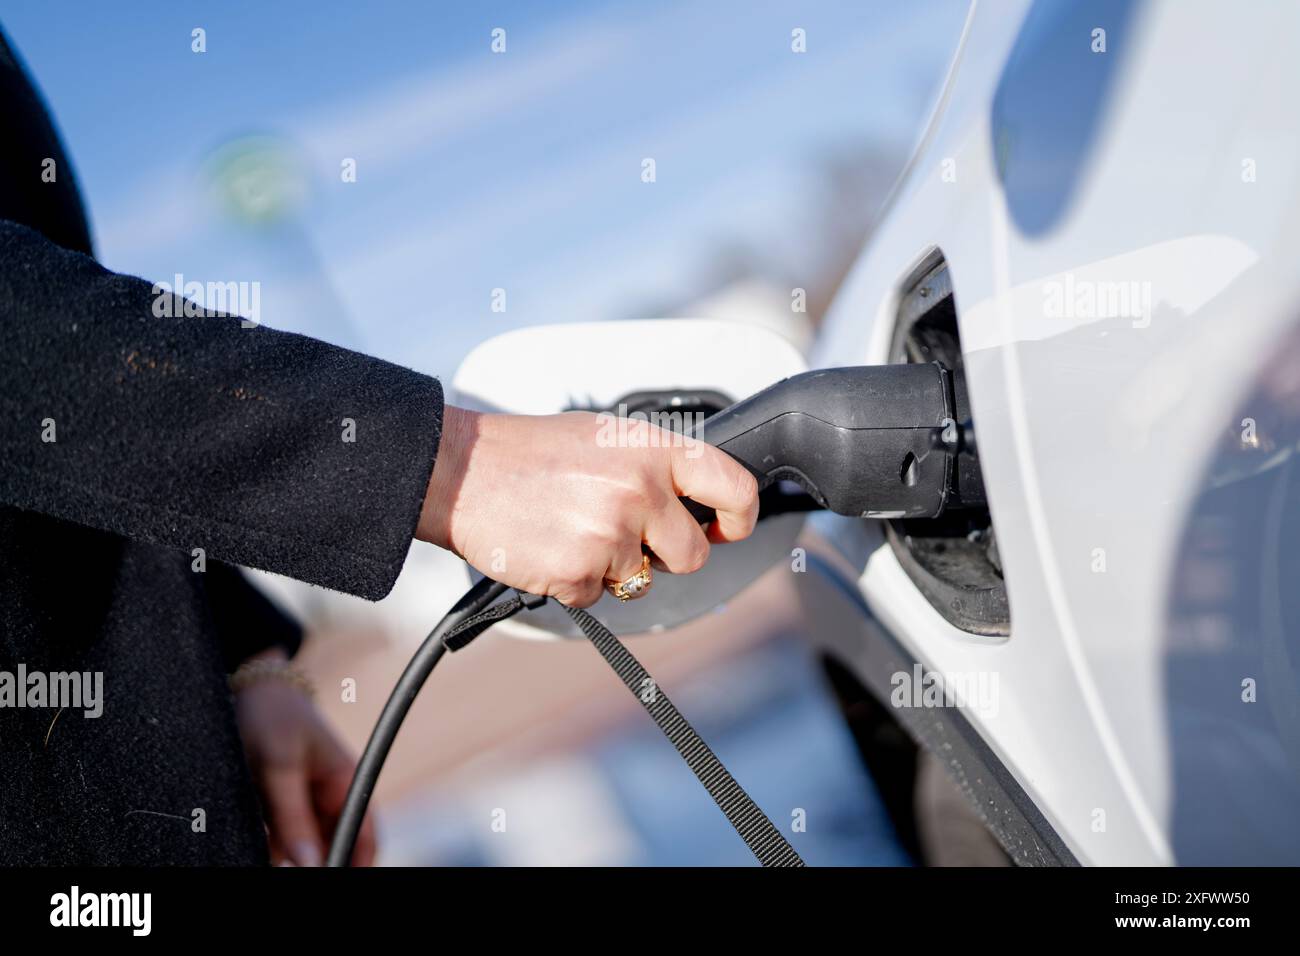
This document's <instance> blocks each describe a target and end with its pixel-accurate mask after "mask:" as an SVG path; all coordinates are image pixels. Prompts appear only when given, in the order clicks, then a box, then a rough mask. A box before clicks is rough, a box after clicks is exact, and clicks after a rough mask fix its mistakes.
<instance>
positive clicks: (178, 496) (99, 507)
mask: <svg viewBox="0 0 1300 956" xmlns="http://www.w3.org/2000/svg"><path fill="white" fill-rule="evenodd" d="M156 298H157V297H156V296H155V294H154V292H153V290H152V287H151V285H150V284H149V283H148V282H145V281H143V280H140V279H135V278H132V277H128V276H121V275H115V274H113V273H110V272H107V271H106V270H104V269H102V268H101V267H100V266H98V265H97V264H96V263H95V262H94V261H93V260H91V259H89V258H88V257H85V256H81V255H77V254H75V253H71V252H68V251H67V250H64V249H62V248H60V247H58V246H55V245H53V244H52V243H50V242H48V241H47V240H45V239H44V238H43V237H42V236H40V235H39V234H37V233H35V232H32V231H31V230H28V229H24V228H22V227H18V226H14V225H12V224H9V223H0V354H3V355H4V357H5V360H4V362H3V363H0V385H2V387H0V409H2V410H3V413H2V414H0V452H2V453H3V455H4V458H5V464H4V466H3V468H2V469H0V502H3V503H5V504H10V505H14V506H16V507H20V508H24V509H28V510H33V511H39V512H43V513H46V514H50V515H53V516H56V517H60V518H64V519H68V520H72V521H76V522H78V523H81V524H86V525H89V526H92V527H97V528H101V529H104V530H107V531H111V532H114V533H117V534H121V535H123V536H125V537H130V538H135V539H139V540H144V541H150V542H153V543H157V544H162V545H167V546H171V547H176V548H179V549H183V550H185V551H187V552H192V551H193V550H194V549H203V553H204V555H205V557H206V558H207V559H219V560H223V561H226V562H229V563H231V564H242V565H247V566H250V567H257V568H262V569H265V570H269V571H273V572H277V573H281V574H286V575H289V576H291V577H295V578H299V579H300V580H304V581H308V582H311V583H314V584H319V585H323V586H325V587H330V588H335V589H338V590H342V591H347V592H350V593H354V594H358V595H361V596H363V597H367V598H371V599H376V598H379V597H382V596H383V594H384V593H386V592H387V591H388V590H389V589H390V588H391V586H392V583H393V581H394V579H395V578H396V575H397V572H398V571H399V570H400V568H401V565H402V562H403V560H404V559H405V555H406V550H407V546H408V545H409V543H410V540H411V536H412V534H413V533H414V532H415V528H416V523H417V520H418V518H419V514H420V508H421V504H422V502H423V500H424V498H425V492H426V489H427V486H428V483H429V477H430V474H431V471H432V468H433V462H434V458H435V456H436V453H437V448H438V442H439V435H440V430H441V416H442V393H441V388H440V386H439V385H438V383H437V381H436V380H434V379H432V378H429V377H427V376H423V375H419V374H417V373H415V372H412V371H409V370H407V369H403V368H400V367H398V366H395V365H391V364H389V363H386V362H382V361H379V360H377V359H373V358H370V357H368V356H364V355H360V354H358V353H355V352H350V351H348V350H345V349H339V348H335V347H333V346H330V345H327V344H326V343H323V342H319V341H315V340H313V339H309V338H305V337H303V336H298V335H293V334H290V333H284V332H277V331H274V330H271V329H267V328H263V327H255V328H241V324H240V322H239V320H238V319H237V318H230V317H224V316H222V317H202V318H158V317H155V315H154V309H153V304H154V302H155V301H156Z"/></svg>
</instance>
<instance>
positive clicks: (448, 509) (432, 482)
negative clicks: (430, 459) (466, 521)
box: [415, 405, 483, 551]
mask: <svg viewBox="0 0 1300 956" xmlns="http://www.w3.org/2000/svg"><path fill="white" fill-rule="evenodd" d="M482 417H483V416H482V415H480V414H479V413H478V412H471V411H469V410H468V409H464V408H457V407H456V406H454V405H445V406H443V410H442V436H441V437H440V438H439V440H438V456H437V458H436V459H435V460H434V464H433V473H432V474H431V475H430V476H429V485H428V488H427V489H426V490H425V495H424V504H423V506H422V507H421V509H420V520H419V522H418V524H417V525H416V528H415V536H416V537H417V538H419V539H420V540H421V541H428V542H430V543H431V544H436V545H437V546H438V547H440V548H446V549H447V550H449V551H454V550H455V548H454V546H453V544H452V535H451V528H452V521H453V518H454V517H455V512H456V506H457V501H458V499H459V497H460V489H461V485H462V483H463V482H464V480H465V474H466V472H467V471H468V469H469V458H470V450H471V448H472V447H473V445H474V441H475V439H476V437H477V435H478V427H479V419H481V418H482Z"/></svg>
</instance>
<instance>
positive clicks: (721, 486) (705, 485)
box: [655, 443, 758, 562]
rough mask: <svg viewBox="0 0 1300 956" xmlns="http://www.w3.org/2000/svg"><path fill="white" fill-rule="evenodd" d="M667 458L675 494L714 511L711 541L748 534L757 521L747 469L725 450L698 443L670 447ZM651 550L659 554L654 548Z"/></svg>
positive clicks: (755, 489)
mask: <svg viewBox="0 0 1300 956" xmlns="http://www.w3.org/2000/svg"><path fill="white" fill-rule="evenodd" d="M671 461H672V470H673V484H674V485H675V486H676V490H677V494H679V495H684V496H686V497H687V498H691V499H693V500H695V501H698V502H699V503H700V504H702V505H708V506H709V507H710V508H712V509H713V510H714V511H715V512H717V519H716V520H715V521H714V522H713V526H712V528H711V529H710V530H711V534H710V538H711V539H712V540H714V541H717V542H724V541H739V540H741V539H742V538H747V537H749V535H750V532H752V531H753V530H754V524H755V522H757V521H758V482H757V481H756V480H755V479H754V476H753V475H752V474H750V472H749V470H748V469H747V468H745V467H744V466H743V465H741V464H740V463H739V462H738V461H736V460H735V459H734V458H732V457H731V456H730V455H728V454H726V453H725V452H721V451H718V450H717V449H716V448H711V447H709V446H708V445H702V444H700V443H695V444H694V445H692V446H690V447H685V448H674V449H673V454H672V458H671ZM680 510H682V511H683V512H685V509H680ZM687 516H688V517H689V513H687ZM692 520H693V519H692ZM655 553H656V554H659V550H658V548H656V549H655ZM659 556H660V557H664V555H662V554H660V555H659ZM665 562H667V558H666V557H665Z"/></svg>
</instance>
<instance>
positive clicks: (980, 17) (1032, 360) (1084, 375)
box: [812, 2, 1300, 864]
mask: <svg viewBox="0 0 1300 956" xmlns="http://www.w3.org/2000/svg"><path fill="white" fill-rule="evenodd" d="M1030 6H1031V5H1030V4H1028V3H1011V2H999V3H996V4H983V3H981V4H978V5H977V6H975V7H974V8H973V10H972V13H971V17H970V19H969V20H968V23H967V26H966V30H965V34H964V36H963V39H962V42H961V45H960V49H959V51H958V53H957V56H956V58H955V62H954V66H953V69H952V72H951V75H950V77H949V79H948V82H947V84H946V86H945V89H944V91H943V94H942V97H941V100H940V103H939V105H938V107H937V110H936V113H935V115H934V117H933V119H932V121H931V123H930V126H929V128H928V129H927V131H926V134H925V136H924V138H923V140H922V142H921V145H920V148H919V150H918V152H917V154H916V156H915V158H914V160H913V162H912V163H911V165H910V167H909V169H908V171H907V173H906V174H905V176H904V177H903V179H902V180H901V182H900V184H899V186H898V188H897V191H896V193H895V195H894V197H893V199H892V201H891V205H890V208H889V211H888V214H887V216H886V218H885V220H884V222H883V223H882V225H881V227H880V228H879V230H878V232H877V233H876V234H875V235H874V236H873V238H872V240H871V241H870V243H869V245H868V247H867V248H866V249H865V250H864V252H863V255H862V257H861V259H860V261H859V263H858V264H857V266H856V268H855V270H854V272H853V274H852V275H851V277H850V280H849V282H848V283H847V285H846V287H845V289H844V290H843V292H842V293H841V295H840V296H839V298H838V299H837V301H836V304H835V306H834V308H833V310H832V313H831V316H830V318H829V321H828V325H827V327H826V329H825V330H824V333H823V337H822V339H821V341H820V344H819V348H818V349H817V351H816V352H815V354H814V358H813V363H812V364H813V365H814V366H837V365H848V364H874V363H880V362H883V361H885V360H886V358H887V347H888V341H889V336H890V334H891V330H892V327H893V320H894V315H895V311H896V308H897V302H898V296H899V294H900V291H901V289H902V288H903V287H904V286H905V285H906V282H907V280H908V278H909V276H911V275H912V273H913V271H914V269H915V268H916V266H917V264H918V263H919V262H920V261H921V260H922V259H923V258H924V257H925V256H926V255H927V254H929V253H930V252H931V251H932V250H934V249H939V250H941V251H942V253H943V255H944V257H945V258H946V260H947V263H948V265H949V269H950V272H951V277H952V282H953V288H954V294H955V299H956V302H957V308H958V314H959V321H960V327H961V333H962V338H963V343H964V350H965V361H966V367H967V379H968V384H969V387H970V391H971V402H972V406H973V409H974V414H975V419H976V423H977V432H978V436H979V441H980V457H981V461H982V465H983V469H984V472H985V478H986V482H987V487H988V494H989V499H990V506H991V509H992V513H993V517H994V524H995V527H996V529H997V533H998V541H999V547H1000V552H1001V556H1002V560H1003V564H1004V567H1005V569H1006V579H1007V583H1008V590H1009V597H1010V604H1011V613H1012V631H1011V636H1010V637H1009V638H1008V639H1006V640H990V639H988V638H980V637H976V636H974V635H971V634H967V633H965V632H962V631H960V630H957V629H955V628H954V627H952V626H951V625H949V624H948V623H947V622H946V621H945V620H944V619H943V618H942V617H940V615H939V614H938V613H937V612H936V611H934V610H933V608H931V607H930V606H929V605H928V603H927V602H926V601H925V600H924V599H923V598H922V597H921V596H920V595H919V593H918V592H917V591H916V589H915V587H914V586H913V585H912V584H911V582H910V581H909V579H908V578H907V576H906V575H905V574H904V573H903V571H902V569H901V568H900V566H899V565H898V562H897V560H896V559H895V558H894V556H893V553H892V552H891V551H890V550H889V548H888V547H887V546H884V545H879V546H878V547H876V548H875V550H874V551H873V552H872V553H871V554H870V555H869V556H866V557H865V561H864V563H863V565H862V566H863V568H864V570H863V573H862V576H861V579H860V581H859V586H860V588H861V591H862V593H863V595H864V596H865V598H866V600H867V602H868V604H869V605H870V607H871V608H872V609H873V611H874V612H875V613H876V614H877V615H878V616H879V617H880V618H881V620H882V621H883V622H884V623H885V624H886V625H887V626H889V627H890V628H891V629H892V630H893V632H894V633H895V634H896V635H897V636H898V637H899V638H900V640H902V641H903V643H904V644H905V645H906V646H907V647H908V648H909V649H910V650H912V651H913V653H915V654H916V656H917V657H918V658H919V659H920V660H922V661H923V662H924V663H925V664H926V665H927V666H929V667H931V668H935V669H938V670H940V671H945V672H946V671H957V672H964V671H976V670H988V669H992V670H996V671H997V672H998V674H999V675H1000V684H999V686H1000V689H1001V702H1000V708H999V710H998V714H997V716H996V717H995V718H992V719H984V718H981V717H980V716H979V715H978V714H976V713H973V712H972V713H970V719H971V721H972V722H973V723H974V724H975V725H976V726H977V728H978V729H979V731H980V733H981V734H982V735H983V737H984V738H985V740H986V741H987V742H988V743H989V745H990V746H991V747H992V749H993V750H994V751H995V752H996V753H997V754H998V756H999V757H1000V758H1001V759H1002V760H1003V762H1004V763H1005V764H1006V766H1007V767H1008V768H1009V769H1010V770H1011V771H1012V772H1013V774H1014V775H1015V776H1016V778H1017V779H1018V780H1019V782H1020V783H1021V785H1022V786H1023V787H1024V788H1025V790H1026V791H1027V792H1028V793H1029V795H1030V796H1031V797H1032V798H1033V799H1034V801H1035V802H1036V804H1037V805H1038V807H1039V808H1040V809H1041V810H1042V811H1043V813H1044V814H1045V815H1046V816H1047V818H1048V820H1049V821H1050V822H1051V824H1052V825H1053V826H1054V827H1055V828H1056V830H1057V831H1058V833H1060V835H1061V836H1062V837H1063V839H1064V840H1065V841H1066V843H1067V845H1068V846H1069V847H1070V849H1071V850H1072V851H1073V852H1074V853H1075V854H1076V855H1077V856H1078V857H1079V858H1080V860H1082V861H1084V862H1087V863H1096V864H1141V863H1169V862H1173V861H1174V853H1173V851H1172V849H1171V839H1170V828H1171V813H1170V807H1171V803H1172V799H1173V798H1172V794H1171V784H1170V779H1171V758H1170V751H1169V740H1168V728H1167V722H1166V720H1165V717H1164V714H1163V713H1162V702H1163V700H1164V694H1165V690H1166V688H1165V687H1164V683H1163V682H1164V681H1165V680H1167V675H1166V672H1165V670H1164V669H1163V667H1162V658H1161V642H1162V640H1163V639H1164V636H1165V635H1164V626H1165V612H1166V609H1167V607H1168V605H1169V601H1170V581H1171V579H1172V577H1173V575H1174V571H1175V561H1176V559H1177V557H1178V555H1177V548H1178V544H1179V540H1180V536H1181V533H1182V530H1183V528H1184V526H1185V523H1186V520H1187V513H1188V509H1189V508H1190V507H1191V506H1192V504H1193V502H1194V500H1195V497H1196V494H1197V491H1198V489H1199V488H1200V487H1201V484H1202V480H1203V476H1204V472H1205V469H1206V467H1207V464H1208V462H1209V461H1210V457H1211V453H1212V451H1213V450H1214V448H1215V447H1216V445H1217V444H1218V443H1219V441H1220V438H1221V436H1222V435H1223V434H1224V433H1225V432H1226V431H1228V430H1230V429H1232V428H1234V427H1236V422H1234V421H1233V415H1234V412H1235V410H1236V408H1237V404H1238V402H1239V400H1240V399H1241V398H1242V397H1243V395H1244V394H1245V392H1246V391H1247V390H1248V388H1249V387H1250V385H1251V383H1252V382H1253V381H1254V379H1255V376H1256V374H1257V371H1258V368H1259V365H1260V362H1261V360H1262V358H1263V357H1264V356H1266V355H1267V354H1268V352H1269V350H1270V348H1271V347H1272V343H1275V342H1277V341H1278V340H1279V339H1281V338H1282V337H1283V336H1284V335H1285V334H1286V333H1287V331H1288V330H1289V329H1291V328H1293V327H1294V326H1295V321H1296V316H1297V312H1296V306H1297V304H1298V303H1300V269H1297V268H1296V266H1295V259H1296V255H1297V249H1300V190H1298V189H1297V186H1298V185H1300V155H1297V154H1298V153H1300V135H1298V121H1297V118H1296V115H1295V112H1294V108H1293V93H1294V91H1295V90H1296V89H1300V7H1297V6H1296V5H1293V4H1259V5H1251V6H1250V8H1249V12H1248V13H1247V12H1246V11H1245V10H1242V9H1237V8H1232V9H1229V8H1224V7H1223V6H1222V5H1217V4H1213V3H1198V2H1164V3H1150V4H1143V5H1140V6H1138V7H1136V11H1137V12H1136V16H1135V17H1134V18H1133V19H1132V21H1131V22H1130V23H1129V24H1128V25H1127V26H1126V28H1125V29H1123V30H1122V31H1115V32H1113V33H1112V37H1111V41H1112V44H1113V45H1112V47H1111V52H1108V53H1105V54H1097V55H1105V56H1112V55H1113V56H1117V57H1121V59H1120V61H1119V65H1118V66H1117V68H1116V77H1115V80H1114V86H1113V88H1112V89H1111V92H1110V94H1109V96H1108V98H1106V99H1105V101H1104V106H1103V107H1102V108H1101V110H1100V112H1099V117H1100V118H1099V122H1098V125H1097V126H1096V128H1095V130H1094V131H1093V133H1092V135H1091V136H1090V137H1089V139H1088V150H1087V157H1086V161H1085V162H1084V163H1083V164H1082V166H1081V169H1080V171H1079V173H1078V176H1077V181H1076V182H1075V188H1074V191H1073V195H1072V198H1071V199H1070V201H1069V203H1068V204H1067V206H1066V211H1065V213H1064V214H1063V215H1062V216H1061V217H1059V219H1058V220H1057V221H1056V222H1055V223H1054V225H1053V226H1052V227H1051V228H1049V229H1046V230H1039V231H1033V230H1030V231H1028V232H1027V231H1025V230H1022V229H1021V228H1020V227H1019V226H1018V225H1017V222H1016V221H1015V217H1014V215H1013V213H1012V211H1011V209H1010V201H1009V199H1008V194H1007V190H1006V187H1004V184H1003V183H1002V182H1001V180H1000V178H999V174H998V170H997V167H996V165H995V154H996V152H997V150H996V149H995V146H996V134H995V130H994V122H993V111H994V99H995V96H996V95H997V91H998V87H999V83H1000V82H1001V81H1002V79H1003V76H1004V69H1005V67H1006V64H1007V60H1008V55H1009V53H1010V52H1011V50H1012V48H1013V44H1015V43H1016V41H1017V35H1018V32H1019V28H1020V24H1021V22H1022V20H1023V19H1024V17H1025V15H1026V13H1027V12H1028V11H1029V8H1030ZM1077 42H1079V43H1080V44H1083V45H1084V46H1085V48H1086V46H1087V44H1088V43H1089V42H1090V37H1089V35H1088V32H1087V31H1086V30H1085V31H1084V32H1083V33H1082V34H1081V35H1079V36H1078V37H1077ZM1118 44H1123V45H1124V47H1123V49H1122V51H1121V50H1120V49H1119V48H1117V45H1118ZM1044 95H1047V94H1046V93H1045V94H1044ZM1068 120H1069V118H1066V117H1063V118H1062V122H1067V121H1068ZM1045 135H1051V131H1048V132H1047V133H1046V134H1045ZM1013 148H1014V147H1013ZM948 161H951V162H950V163H949V162H948ZM1247 161H1253V162H1254V163H1255V171H1256V177H1257V178H1256V179H1255V181H1253V182H1250V181H1245V180H1244V179H1243V170H1245V169H1246V166H1245V163H1246V162H1247ZM945 170H949V171H955V181H948V179H947V178H945V175H944V173H945ZM1098 282H1118V283H1136V284H1137V285H1136V286H1131V287H1130V288H1133V289H1135V290H1137V296H1136V298H1135V301H1139V302H1140V301H1141V300H1142V299H1143V297H1144V295H1145V294H1149V304H1150V308H1149V309H1144V308H1136V309H1133V310H1123V311H1124V314H1123V315H1115V314H1114V313H1115V312H1116V311H1121V310H1115V309H1112V310H1111V314H1110V315H1106V314H1103V313H1099V312H1098V311H1097V310H1095V309H1094V310H1093V311H1092V312H1091V314H1082V315H1081V314H1078V312H1079V311H1080V310H1078V309H1075V310H1070V309H1068V308H1062V307H1061V301H1062V299H1063V298H1065V292H1066V291H1067V290H1069V291H1071V292H1074V293H1077V291H1078V290H1079V289H1082V288H1087V287H1090V286H1089V284H1090V283H1092V284H1094V285H1092V286H1091V287H1092V288H1094V289H1095V288H1096V286H1095V283H1098ZM1066 301H1070V299H1066ZM1075 301H1076V303H1077V300H1075ZM1082 311H1084V312H1087V310H1086V309H1084V310H1082ZM1072 312H1073V313H1074V314H1071V313H1072ZM818 527H820V528H821V529H823V530H824V531H826V532H827V533H829V534H830V535H831V536H832V537H833V538H839V539H842V540H848V539H850V538H854V537H855V534H856V532H850V530H849V529H848V527H847V526H846V524H845V519H838V518H834V517H832V516H821V517H819V518H818ZM1098 549H1102V550H1101V551H1098ZM1102 553H1104V559H1105V571H1104V572H1100V573H1099V572H1098V571H1096V570H1095V567H1096V565H1097V556H1098V555H1099V554H1102ZM857 557H858V558H859V559H862V558H863V556H862V555H861V554H858V555H857ZM1230 677H1231V675H1230ZM1230 683H1235V678H1231V680H1230ZM1231 689H1232V688H1231V687H1229V690H1231ZM1098 811H1100V812H1101V813H1104V821H1105V823H1104V829H1099V828H1098V826H1097V821H1098V820H1099V819H1100V817H1099V815H1098Z"/></svg>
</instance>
